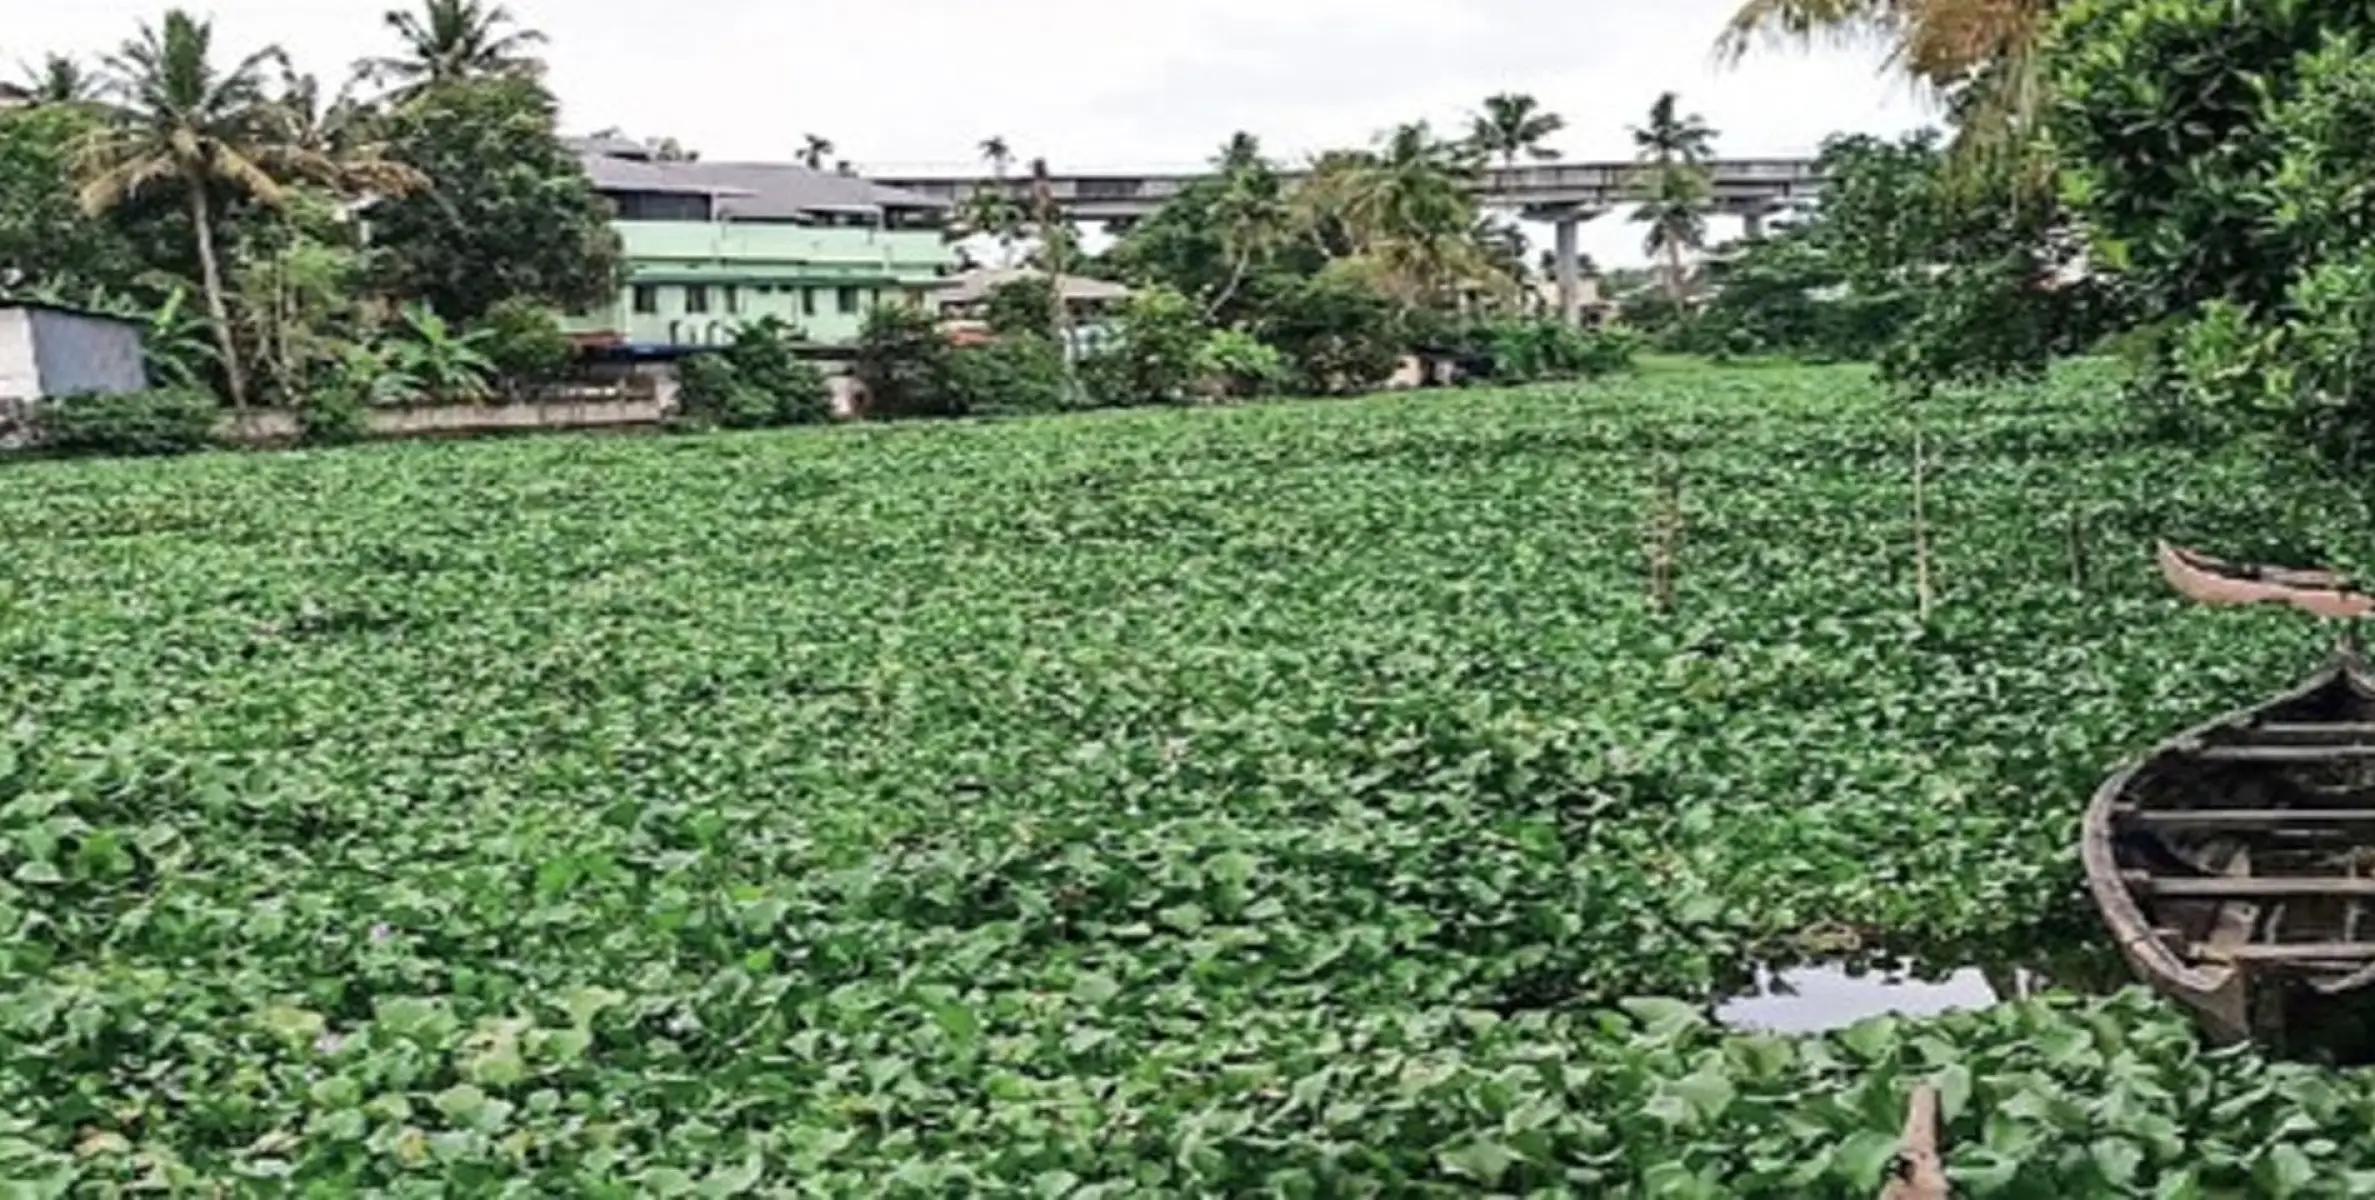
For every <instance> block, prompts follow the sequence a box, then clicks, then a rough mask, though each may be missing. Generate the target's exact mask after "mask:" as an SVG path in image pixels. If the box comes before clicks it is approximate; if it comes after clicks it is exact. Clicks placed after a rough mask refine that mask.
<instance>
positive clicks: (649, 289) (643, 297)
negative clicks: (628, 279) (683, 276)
mask: <svg viewBox="0 0 2375 1200" xmlns="http://www.w3.org/2000/svg"><path fill="white" fill-rule="evenodd" d="M635 311H636V312H639V313H656V312H658V311H660V289H658V288H656V287H653V286H652V285H650V284H648V283H638V284H636V285H635Z"/></svg>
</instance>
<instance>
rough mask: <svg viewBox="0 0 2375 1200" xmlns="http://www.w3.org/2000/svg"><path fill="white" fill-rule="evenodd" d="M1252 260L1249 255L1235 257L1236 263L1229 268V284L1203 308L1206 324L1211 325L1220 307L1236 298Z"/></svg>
mask: <svg viewBox="0 0 2375 1200" xmlns="http://www.w3.org/2000/svg"><path fill="white" fill-rule="evenodd" d="M1252 260H1253V255H1251V254H1240V255H1238V256H1237V262H1236V263H1235V264H1234V265H1233V266H1231V267H1230V268H1229V282H1228V283H1227V284H1226V285H1225V286H1223V287H1222V288H1221V290H1220V294H1219V295H1217V296H1214V297H1213V298H1212V303H1210V304H1207V305H1205V306H1204V321H1205V323H1206V324H1211V322H1212V318H1213V317H1215V316H1217V315H1219V313H1220V310H1221V306H1223V305H1225V304H1227V303H1228V302H1229V301H1230V300H1232V299H1234V298H1235V297H1236V295H1237V289H1238V288H1239V287H1240V286H1242V285H1243V284H1244V283H1245V269H1246V267H1247V265H1248V264H1249V263H1251V262H1252Z"/></svg>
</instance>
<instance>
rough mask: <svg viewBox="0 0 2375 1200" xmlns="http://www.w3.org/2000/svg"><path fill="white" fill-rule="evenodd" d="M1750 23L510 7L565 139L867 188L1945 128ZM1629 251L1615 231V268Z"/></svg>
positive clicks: (89, 21) (258, 35) (1409, 4)
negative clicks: (1218, 161)
mask: <svg viewBox="0 0 2375 1200" xmlns="http://www.w3.org/2000/svg"><path fill="white" fill-rule="evenodd" d="M1735 2H1736V0H1655V2H1654V3H1647V4H1644V3H1640V2H1639V0H996V2H994V3H992V2H988V0H864V2H863V3H861V2H860V0H510V3H509V7H510V9H511V11H512V12H513V13H514V14H516V15H517V16H518V17H519V18H520V19H521V21H522V22H524V23H525V24H527V25H529V26H531V27H534V28H537V29H541V30H543V31H544V32H545V33H546V34H548V35H549V36H550V37H551V43H550V44H549V45H548V46H547V47H545V51H544V53H545V57H546V58H547V60H548V61H549V62H550V63H551V66H552V75H551V83H552V85H553V88H554V90H555V91H557V92H558V93H559V94H560V97H561V101H562V105H563V109H564V116H563V119H564V121H565V123H566V124H567V125H568V126H569V127H570V128H571V129H572V130H573V131H578V132H583V131H588V130H592V129H596V128H601V127H604V126H619V127H622V128H624V129H625V130H627V132H628V133H630V134H631V135H634V136H639V137H659V136H672V137H675V138H677V139H678V140H680V141H682V142H683V143H685V144H686V145H687V146H690V147H692V148H694V149H696V150H699V151H700V152H701V153H702V154H703V155H704V156H705V157H708V158H713V159H715V158H745V159H747V158H761V159H763V158H784V157H788V156H790V155H791V154H792V153H793V152H795V151H796V150H797V149H798V147H799V145H800V143H801V139H802V135H804V134H806V133H810V132H814V133H819V134H822V135H824V136H826V137H829V138H831V139H832V140H833V141H834V142H835V143H836V145H837V146H838V147H839V149H840V153H841V155H842V156H843V157H846V158H849V159H850V160H852V161H853V162H855V163H857V164H858V165H859V167H860V168H861V169H862V170H865V171H868V172H880V173H899V172H907V173H927V172H936V171H939V170H957V169H963V168H967V167H971V166H973V165H975V164H977V163H978V161H979V160H978V153H977V151H976V149H975V147H976V146H977V145H978V144H979V143H980V142H981V140H982V139H983V138H985V137H988V136H990V135H992V134H996V135H1000V136H1003V137H1004V138H1005V139H1006V140H1007V141H1008V142H1009V143H1010V144H1011V145H1013V147H1014V148H1015V151H1016V153H1017V154H1018V155H1020V156H1022V157H1024V158H1029V157H1032V156H1035V155H1045V156H1046V157H1047V158H1048V160H1049V163H1050V164H1051V165H1052V166H1054V167H1055V168H1056V169H1057V170H1059V171H1062V170H1067V169H1069V170H1080V171H1088V170H1096V169H1100V168H1103V169H1149V168H1160V167H1183V166H1189V165H1193V164H1197V163H1200V162H1203V161H1204V160H1206V159H1207V158H1209V157H1210V156H1211V154H1212V153H1213V151H1214V150H1215V149H1216V148H1217V147H1218V146H1219V145H1220V144H1221V142H1222V141H1223V140H1225V139H1226V138H1227V137H1228V135H1229V134H1230V133H1231V132H1232V131H1234V130H1238V129H1248V130H1252V131H1253V132H1255V133H1256V134H1259V135H1260V136H1261V137H1262V139H1263V142H1264V144H1265V145H1266V146H1267V147H1268V148H1269V149H1270V150H1271V151H1272V152H1273V153H1274V154H1277V155H1280V156H1286V157H1300V156H1301V155H1302V154H1304V153H1306V152H1310V151H1314V150H1318V149H1322V148H1325V147H1329V146H1342V145H1349V144H1361V143H1365V142H1366V141H1368V140H1369V139H1370V138H1371V137H1373V136H1374V135H1376V134H1377V133H1379V132H1382V131H1383V130H1385V129H1387V128H1389V127H1390V126H1392V125H1394V124H1395V123H1397V122H1400V121H1406V120H1411V119H1415V118H1422V117H1423V118H1428V119H1431V120H1433V121H1435V122H1436V123H1437V124H1438V125H1439V126H1443V127H1446V129H1447V131H1449V129H1450V128H1451V127H1455V126H1457V125H1459V124H1461V123H1463V122H1464V116H1465V114H1466V113H1467V112H1468V111H1470V110H1472V109H1473V108H1474V107H1475V106H1476V104H1477V102H1478V101H1479V100H1480V99H1481V98H1482V97H1483V96H1485V95H1487V94H1489V93H1492V92H1498V91H1521V92H1530V93H1532V94H1534V95H1535V96H1537V97H1539V98H1540V99H1541V100H1542V102H1543V103H1544V104H1545V105H1546V106H1547V107H1549V108H1550V109H1552V110H1553V111H1556V112H1558V113H1560V114H1562V115H1563V116H1565V117H1566V119H1567V122H1568V125H1569V129H1568V130H1567V132H1566V133H1565V134H1563V135H1562V136H1561V137H1560V138H1558V139H1557V142H1556V144H1557V146H1558V147H1559V149H1561V150H1562V151H1564V152H1565V155H1566V157H1569V158H1580V159H1595V158H1597V159H1607V158H1620V157H1625V156H1627V155H1628V153H1629V147H1628V143H1627V133H1626V127H1627V125H1629V124H1630V123H1632V122H1634V121H1635V120H1637V119H1638V118H1639V116H1640V114H1641V113H1642V111H1643V110H1645V109H1646V108H1647V107H1648V106H1649V104H1650V102H1651V101H1652V100H1653V99H1655V98H1656V96H1657V94H1658V93H1659V92H1660V91H1662V90H1666V89H1672V90H1674V91H1677V92H1679V93H1681V96H1682V100H1683V103H1684V106H1685V107H1686V108H1687V109H1690V110H1692V111H1696V112H1699V113H1701V114H1703V115H1704V116H1706V118H1707V119H1708V121H1709V122H1710V123H1712V124H1713V125H1714V126H1715V128H1716V129H1717V130H1718V131H1719V133H1720V135H1721V137H1720V140H1719V141H1718V148H1719V149H1720V150H1721V151H1722V152H1723V153H1725V154H1730V155H1741V156H1761V155H1787V154H1802V153H1807V152H1810V151H1812V150H1813V148H1814V146H1815V145H1816V143H1817V142H1819V141H1820V140H1821V139H1822V137H1823V136H1824V135H1826V134H1828V133H1831V132H1834V131H1837V130H1843V129H1855V130H1868V131H1871V132H1894V131H1898V130H1903V129H1909V128H1912V127H1914V126H1917V125H1920V124H1923V123H1925V122H1928V121H1931V120H1933V119H1934V118H1933V117H1932V115H1931V113H1930V112H1929V111H1928V110H1927V109H1926V108H1925V107H1924V105H1923V104H1922V102H1921V101H1920V100H1919V99H1917V98H1916V97H1914V96H1912V95H1911V94H1910V93H1908V92H1907V91H1906V89H1905V88H1904V86H1903V85H1902V84H1899V83H1895V82H1892V81H1890V80H1888V79H1886V78H1884V77H1883V76H1881V75H1880V74H1879V73H1878V72H1877V71H1876V69H1875V65H1876V60H1875V59H1874V58H1873V57H1872V56H1871V55H1869V54H1856V53H1851V52H1837V51H1823V52H1816V53H1812V54H1807V53H1799V52H1794V51H1778V52H1770V53H1766V54H1761V55H1758V56H1755V57H1752V58H1751V59H1750V60H1748V61H1747V62H1745V63H1743V64H1741V65H1739V66H1738V67H1736V68H1725V67H1721V66H1718V65H1717V64H1716V63H1715V62H1714V60H1713V59H1712V57H1711V56H1710V53H1709V48H1710V46H1711V44H1712V42H1713V40H1714V37H1715V35H1716V33H1717V31H1718V30H1719V29H1720V27H1721V25H1722V22H1723V18H1724V16H1725V15H1726V14H1727V13H1728V12H1729V11H1730V10H1731V8H1732V7H1733V6H1734V3H1735ZM0 5H4V6H5V7H6V8H7V9H9V10H11V11H10V12H9V13H8V15H7V18H6V19H5V20H0V62H16V61H29V60H32V59H34V58H37V57H38V56H39V55H41V54H44V53H48V52H52V51H64V52H71V53H76V54H96V53H99V52H102V51H105V50H108V49H111V48H113V47H114V46H115V45H117V44H118V43H120V42H121V41H122V40H123V39H124V38H125V37H127V36H129V35H130V34H131V33H132V32H133V31H134V29H135V28H136V27H137V25H138V23H139V22H140V21H142V20H144V19H153V18H154V17H155V16H156V15H157V14H159V13H161V12H162V11H163V9H164V7H165V5H163V4H161V3H157V2H154V0H72V2H65V0H0ZM190 7H191V8H192V9H193V10H194V11H197V12H200V13H202V14H203V13H211V14H212V15H213V16H214V17H215V18H216V31H217V37H218V39H220V41H221V43H222V44H223V46H224V49H225V51H226V52H229V51H232V50H240V51H244V50H246V49H249V48H253V47H256V46H261V45H263V44H264V43H266V42H277V43H279V44H280V45H281V46H283V47H284V48H286V49H287V50H288V51H289V52H290V53H291V54H292V55H294V56H295V57H296V59H297V60H298V62H299V64H300V65H301V66H302V67H304V68H306V69H308V70H312V71H315V72H317V73H319V74H322V75H323V76H325V77H333V76H337V75H338V74H339V73H340V72H341V71H342V70H343V68H344V67H345V66H346V65H347V64H348V63H350V62H352V61H353V60H355V59H357V58H360V57H363V56H366V55H370V54H374V53H381V52H386V51H388V50H390V49H392V42H391V40H390V35H389V33H388V31H387V30H386V29H385V28H384V26H383V25H382V23H381V14H382V13H383V12H384V10H385V9H387V8H388V7H390V3H389V0H195V2H194V3H192V4H191V5H190ZM1638 240H1639V238H1638V230H1637V229H1636V230H1628V229H1626V228H1625V227H1624V224H1623V222H1621V221H1619V220H1615V219H1610V220H1603V221H1600V222H1598V223H1597V224H1596V225H1595V226H1593V227H1592V228H1590V229H1589V230H1588V231H1587V237H1586V248H1587V250H1592V251H1595V252H1596V253H1597V254H1598V256H1599V257H1601V258H1602V259H1603V261H1609V260H1610V259H1612V258H1614V259H1630V258H1637V257H1638V256H1637V255H1635V254H1628V253H1625V252H1624V251H1623V249H1622V247H1624V246H1627V245H1629V244H1630V243H1633V242H1637V241H1638Z"/></svg>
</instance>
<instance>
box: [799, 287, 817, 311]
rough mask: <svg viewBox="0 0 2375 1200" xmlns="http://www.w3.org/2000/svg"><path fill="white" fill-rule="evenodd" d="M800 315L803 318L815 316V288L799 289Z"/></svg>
mask: <svg viewBox="0 0 2375 1200" xmlns="http://www.w3.org/2000/svg"><path fill="white" fill-rule="evenodd" d="M800 315H801V316H803V317H813V316H815V315H816V289H815V288H801V289H800Z"/></svg>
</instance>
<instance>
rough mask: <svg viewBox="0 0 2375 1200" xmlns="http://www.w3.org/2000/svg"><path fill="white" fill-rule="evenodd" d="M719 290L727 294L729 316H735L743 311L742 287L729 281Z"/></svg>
mask: <svg viewBox="0 0 2375 1200" xmlns="http://www.w3.org/2000/svg"><path fill="white" fill-rule="evenodd" d="M718 290H719V291H722V292H724V293H725V295H726V315H727V316H733V315H734V314H736V313H739V312H741V311H742V289H741V288H740V287H738V286H736V285H734V284H731V283H729V284H727V285H726V286H724V287H722V288H720V289H718Z"/></svg>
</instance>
